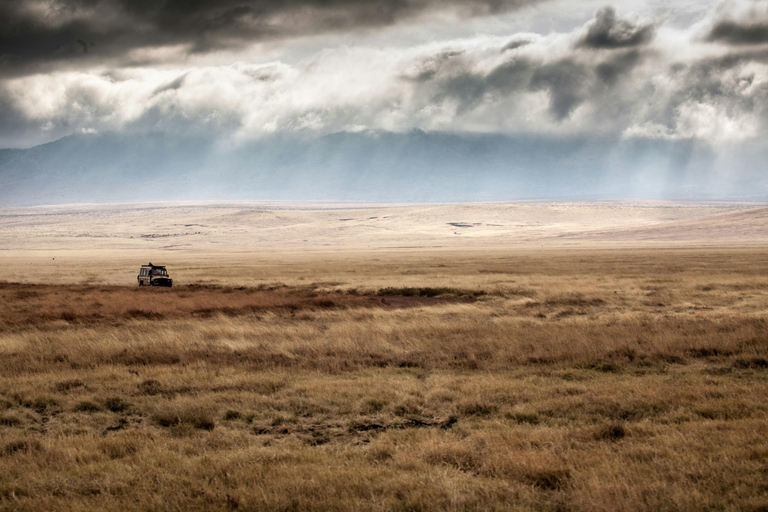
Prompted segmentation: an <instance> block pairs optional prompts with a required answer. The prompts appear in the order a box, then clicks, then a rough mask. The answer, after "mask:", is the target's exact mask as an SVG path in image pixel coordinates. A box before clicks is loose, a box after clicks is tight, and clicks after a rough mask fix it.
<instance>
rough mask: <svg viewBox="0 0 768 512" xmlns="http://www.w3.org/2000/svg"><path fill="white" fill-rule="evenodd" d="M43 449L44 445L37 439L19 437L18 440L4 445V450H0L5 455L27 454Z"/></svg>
mask: <svg viewBox="0 0 768 512" xmlns="http://www.w3.org/2000/svg"><path fill="white" fill-rule="evenodd" d="M42 449H43V445H42V444H41V443H40V441H38V440H37V439H19V440H17V441H11V442H9V443H6V444H5V446H4V447H3V451H2V452H0V453H2V454H3V455H5V456H10V455H16V454H26V453H33V452H39V451H41V450H42Z"/></svg>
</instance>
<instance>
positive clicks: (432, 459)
mask: <svg viewBox="0 0 768 512" xmlns="http://www.w3.org/2000/svg"><path fill="white" fill-rule="evenodd" d="M422 459H423V460H424V461H425V462H427V463H429V464H432V465H445V466H450V467H453V468H456V469H458V470H459V471H477V470H479V469H480V468H481V467H482V466H483V462H484V455H483V453H482V452H481V451H480V450H478V447H476V446H472V445H471V444H469V443H467V442H465V441H454V440H447V441H434V442H432V443H430V444H429V445H428V446H427V447H425V450H424V452H423V454H422Z"/></svg>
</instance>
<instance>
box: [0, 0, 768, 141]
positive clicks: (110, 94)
mask: <svg viewBox="0 0 768 512" xmlns="http://www.w3.org/2000/svg"><path fill="white" fill-rule="evenodd" d="M766 99H768V1H766V0H738V1H725V2H723V1H710V0H701V1H693V0H647V1H626V0H619V1H617V2H613V3H609V2H606V1H593V0H569V1H562V0H550V1H547V0H467V1H460V0H453V1H451V0H448V1H438V0H364V1H352V0H298V1H267V0H250V1H249V0H2V2H0V147H6V148H10V147H14V148H26V147H31V146H34V145H36V144H41V143H45V142H49V141H53V140H56V139H58V138H61V137H63V136H66V135H71V134H76V133H100V132H117V133H122V132H148V131H160V132H164V133H168V134H198V135H199V134H204V135H206V136H210V137H212V138H215V139H216V140H219V141H220V142H221V144H230V145H238V144H242V143H247V142H248V141H252V140H256V139H259V138H261V137H264V136H267V135H273V134H279V133H292V134H296V133H299V134H324V133H334V132H340V131H346V132H358V131H365V130H384V131H391V132H407V131H409V130H414V129H419V130H425V131H440V132H449V133H484V134H488V133H491V134H504V135H517V134H526V135H531V134H535V135H546V136H549V135H552V136H615V137H621V138H623V139H631V138H651V139H665V140H691V139H692V140H697V141H702V142H703V143H706V144H709V145H711V146H712V147H714V148H718V147H730V146H732V145H734V144H745V143H746V144H749V143H752V144H761V143H762V142H761V141H762V140H764V138H765V136H766V133H767V132H768V101H766Z"/></svg>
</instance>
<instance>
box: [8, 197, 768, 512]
mask: <svg viewBox="0 0 768 512" xmlns="http://www.w3.org/2000/svg"><path fill="white" fill-rule="evenodd" d="M420 208H421V209H420ZM766 217H768V209H766V208H765V207H764V205H753V204H737V205H733V204H727V205H722V204H719V205H718V204H715V205H713V204H706V205H698V204H697V205H690V204H683V205H680V204H641V205H637V204H620V205H616V204H567V205H565V204H559V205H551V204H538V205H537V204H533V205H530V204H528V205H526V204H523V205H489V206H477V205H475V206H457V205H448V206H440V207H432V206H428V207H417V206H407V207H391V208H388V207H384V206H377V207H373V206H371V207H361V206H359V205H358V206H355V207H354V208H352V207H345V208H341V207H339V208H331V207H328V206H327V205H326V206H322V207H316V208H296V207H285V208H282V209H281V208H276V207H275V206H274V205H271V206H268V207H264V206H260V207H258V208H256V207H255V206H252V205H242V204H238V205H225V206H215V207H214V206H211V205H205V206H188V205H187V206H183V207H181V206H178V205H177V206H173V207H168V206H163V207H162V208H161V207H158V206H146V207H141V208H139V207H120V208H118V207H114V208H106V207H93V208H86V207H71V208H69V209H68V208H64V207H61V208H52V209H45V208H29V209H24V208H16V209H12V210H11V209H5V210H2V211H0V248H2V249H5V250H3V251H0V268H2V270H3V274H2V275H0V280H2V281H0V508H1V509H5V510H118V509H119V510H275V511H277V510H517V509H519V510H702V509H710V510H755V511H756V510H768V315H766V312H767V311H768V251H766V248H768V222H766V221H765V219H766ZM413 219H417V220H418V222H417V221H415V220H413ZM378 221H381V222H382V223H381V224H377V222H378ZM148 226H149V227H148ZM313 240H314V241H316V244H315V245H311V244H312V241H313ZM307 241H309V242H307ZM317 241H320V242H317ZM303 243H309V244H310V246H309V247H305V246H303V245H302V244H303ZM334 243H336V245H334ZM260 247H261V248H260ZM196 249H198V250H196ZM150 258H151V259H152V261H153V263H156V264H164V265H166V266H167V267H168V270H169V272H170V274H171V277H172V278H173V279H174V286H173V287H172V288H154V287H138V286H136V281H135V279H136V274H137V273H138V269H139V265H140V264H145V263H147V260H149V259H150Z"/></svg>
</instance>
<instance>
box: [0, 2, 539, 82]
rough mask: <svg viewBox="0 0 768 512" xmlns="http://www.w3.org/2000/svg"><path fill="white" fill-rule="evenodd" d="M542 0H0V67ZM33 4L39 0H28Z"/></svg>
mask: <svg viewBox="0 0 768 512" xmlns="http://www.w3.org/2000/svg"><path fill="white" fill-rule="evenodd" d="M540 1H545V0H454V1H440V0H296V1H292V2H285V1H276V0H275V1H269V0H50V1H49V3H47V4H44V2H42V4H44V5H45V6H46V8H45V9H40V8H36V9H32V8H31V7H30V4H29V3H25V1H24V0H3V1H2V2H0V70H2V71H4V72H5V73H6V74H7V73H24V72H31V71H35V70H36V69H40V66H42V68H43V69H45V65H46V64H48V63H51V62H59V63H60V64H61V63H65V64H67V65H69V66H75V67H76V66H80V65H82V64H83V62H84V61H85V60H86V59H88V60H89V61H100V60H110V59H112V60H114V59H115V58H118V57H121V56H124V55H125V54H126V53H127V52H129V51H131V50H134V49H137V48H153V47H159V46H165V45H179V44H182V45H187V46H188V47H189V49H190V50H189V51H191V52H207V51H210V50H212V49H221V48H234V49H236V48H238V47H240V46H242V45H244V44H248V43H250V42H254V41H264V40H271V39H278V38H285V37H292V36H305V35H311V34H318V33H327V32H345V31H353V30H358V29H365V28H374V27H383V26H388V25H393V24H397V23H400V22H405V21H408V20H411V19H414V18H417V17H421V16H429V15H431V14H435V13H441V12H448V13H453V14H456V15H459V16H462V17H464V16H481V15H490V14H496V13H501V12H505V11H509V10H512V9H515V8H519V7H522V6H524V5H528V4H532V3H536V2H540ZM35 5H36V6H37V7H39V6H40V4H35Z"/></svg>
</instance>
